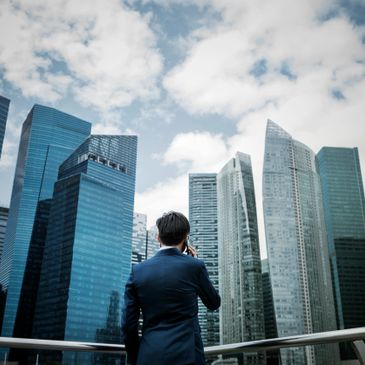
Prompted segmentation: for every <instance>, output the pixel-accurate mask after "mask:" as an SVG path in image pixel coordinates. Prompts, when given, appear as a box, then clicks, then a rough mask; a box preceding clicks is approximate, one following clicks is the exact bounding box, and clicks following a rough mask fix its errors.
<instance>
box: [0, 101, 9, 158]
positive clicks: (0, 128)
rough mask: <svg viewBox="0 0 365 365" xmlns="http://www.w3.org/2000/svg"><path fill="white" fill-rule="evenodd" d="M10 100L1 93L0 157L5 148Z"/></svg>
mask: <svg viewBox="0 0 365 365" xmlns="http://www.w3.org/2000/svg"><path fill="white" fill-rule="evenodd" d="M9 104H10V100H9V99H7V98H4V97H3V96H1V95H0V159H1V152H2V150H3V144H4V136H5V129H6V122H7V120H8V112H9Z"/></svg>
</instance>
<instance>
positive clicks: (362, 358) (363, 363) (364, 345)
mask: <svg viewBox="0 0 365 365" xmlns="http://www.w3.org/2000/svg"><path fill="white" fill-rule="evenodd" d="M352 346H353V348H354V350H355V353H356V355H357V359H358V360H359V362H360V365H365V342H364V341H363V340H357V341H354V342H352Z"/></svg>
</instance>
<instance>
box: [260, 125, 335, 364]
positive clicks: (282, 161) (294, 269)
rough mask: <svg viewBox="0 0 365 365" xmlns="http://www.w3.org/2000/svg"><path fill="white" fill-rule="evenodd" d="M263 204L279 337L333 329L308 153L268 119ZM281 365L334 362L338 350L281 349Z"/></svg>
mask: <svg viewBox="0 0 365 365" xmlns="http://www.w3.org/2000/svg"><path fill="white" fill-rule="evenodd" d="M263 205H264V218H265V232H266V244H267V252H268V259H269V269H270V277H271V285H272V294H273V300H274V310H275V316H276V325H277V331H278V336H279V337H285V336H290V335H297V334H305V333H313V332H321V331H327V330H335V329H336V320H335V309H334V299H333V291H332V281H331V274H330V265H329V256H328V247H327V237H326V229H325V222H324V212H323V202H322V194H321V187H320V180H319V174H318V173H317V169H316V161H315V155H314V153H313V152H312V151H311V150H310V149H309V148H308V147H307V146H305V145H304V144H302V143H300V142H298V141H296V140H294V139H293V138H292V137H291V136H290V135H289V134H288V133H287V132H286V131H285V130H283V129H282V128H281V127H279V126H278V125H277V124H275V123H274V122H272V121H270V120H269V121H268V124H267V129H266V141H265V156H264V171H263ZM281 358H282V364H283V365H289V364H290V365H307V364H309V365H311V364H316V365H319V364H321V365H330V364H338V361H339V356H338V346H337V345H328V346H316V347H310V346H308V347H306V348H298V349H295V348H293V349H283V350H281Z"/></svg>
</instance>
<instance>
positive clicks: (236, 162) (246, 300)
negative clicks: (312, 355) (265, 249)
mask: <svg viewBox="0 0 365 365" xmlns="http://www.w3.org/2000/svg"><path fill="white" fill-rule="evenodd" d="M217 192H218V249H219V255H218V258H219V268H220V272H219V288H220V294H221V298H222V305H221V308H220V310H221V312H220V315H221V317H220V334H221V343H223V344H229V343H234V342H242V341H253V340H259V339H263V338H265V328H264V314H263V299H262V280H261V260H260V247H259V234H258V228H257V216H256V202H255V189H254V182H253V176H252V166H251V159H250V156H249V155H246V154H243V153H237V154H236V156H235V157H234V158H233V159H231V160H230V161H229V162H228V163H227V164H226V165H225V166H224V167H223V168H222V170H221V171H220V172H219V174H218V176H217ZM264 361H265V360H264V358H263V356H262V355H257V354H245V355H244V364H245V365H246V364H263V363H264Z"/></svg>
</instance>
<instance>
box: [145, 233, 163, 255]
mask: <svg viewBox="0 0 365 365" xmlns="http://www.w3.org/2000/svg"><path fill="white" fill-rule="evenodd" d="M157 235H158V229H157V226H153V227H151V228H150V229H149V230H147V258H148V259H149V258H151V257H152V256H153V255H154V254H155V253H156V252H157V251H158V250H159V248H160V242H158V239H157Z"/></svg>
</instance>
